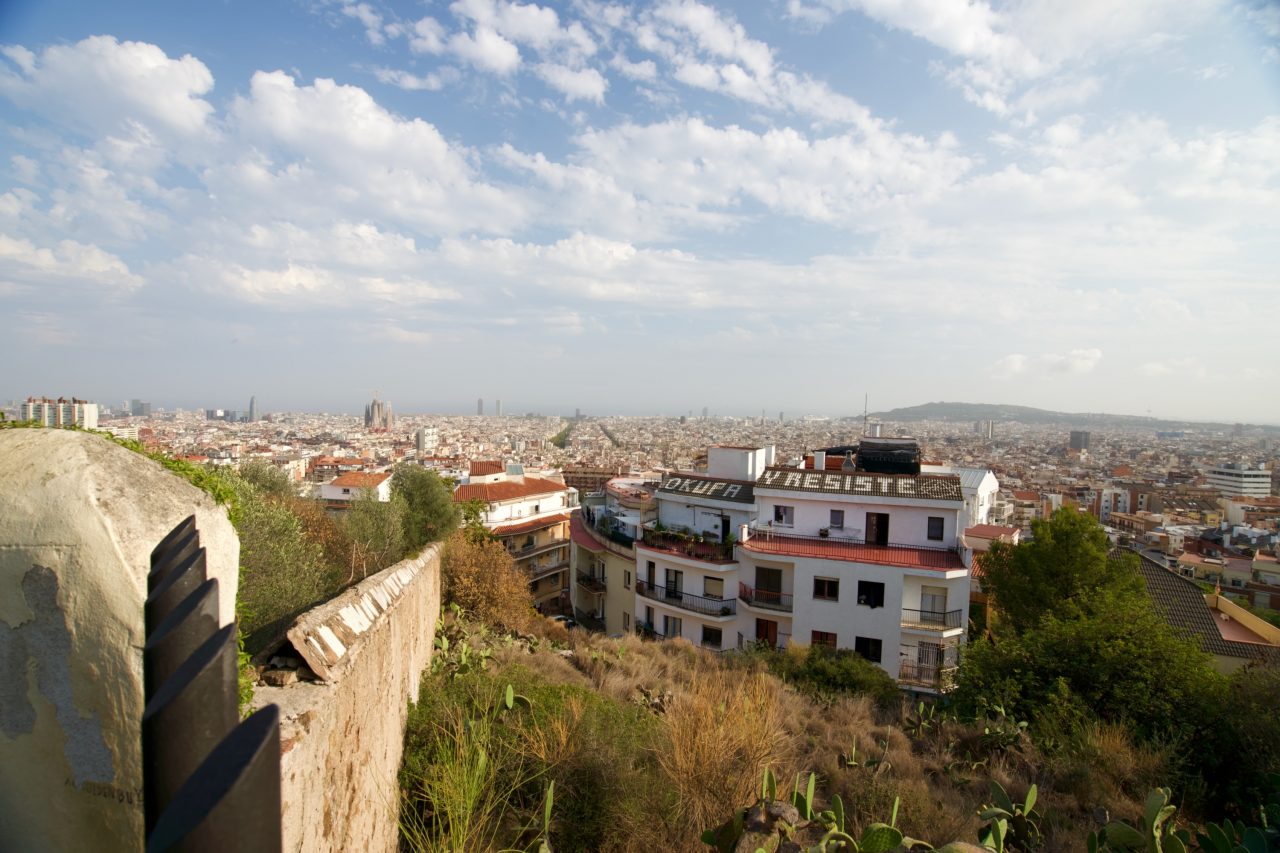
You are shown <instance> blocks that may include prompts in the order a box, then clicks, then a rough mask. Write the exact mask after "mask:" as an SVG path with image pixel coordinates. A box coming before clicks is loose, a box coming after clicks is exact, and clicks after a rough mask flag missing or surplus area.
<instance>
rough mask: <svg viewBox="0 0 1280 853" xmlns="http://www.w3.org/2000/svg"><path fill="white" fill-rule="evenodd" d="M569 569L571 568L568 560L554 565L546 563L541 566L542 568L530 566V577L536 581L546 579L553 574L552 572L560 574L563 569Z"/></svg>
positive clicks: (558, 561) (557, 561)
mask: <svg viewBox="0 0 1280 853" xmlns="http://www.w3.org/2000/svg"><path fill="white" fill-rule="evenodd" d="M568 567H569V561H568V560H556V561H555V562H554V563H546V564H544V565H541V566H530V567H529V577H530V578H534V579H536V578H541V577H546V576H547V575H549V574H551V573H552V572H558V571H560V570H562V569H566V568H568Z"/></svg>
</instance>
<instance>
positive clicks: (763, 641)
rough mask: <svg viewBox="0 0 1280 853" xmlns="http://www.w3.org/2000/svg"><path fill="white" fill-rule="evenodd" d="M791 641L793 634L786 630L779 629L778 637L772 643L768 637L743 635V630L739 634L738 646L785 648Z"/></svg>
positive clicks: (741, 647) (746, 647)
mask: <svg viewBox="0 0 1280 853" xmlns="http://www.w3.org/2000/svg"><path fill="white" fill-rule="evenodd" d="M789 642H791V635H790V634H788V633H786V632H784V631H779V632H778V635H777V638H776V639H775V640H774V641H773V642H772V643H771V642H769V640H768V639H767V638H766V637H755V638H751V637H744V636H742V634H741V632H739V634H738V648H740V649H749V648H753V647H760V646H763V647H764V648H769V649H785V648H786V647H787V643H789Z"/></svg>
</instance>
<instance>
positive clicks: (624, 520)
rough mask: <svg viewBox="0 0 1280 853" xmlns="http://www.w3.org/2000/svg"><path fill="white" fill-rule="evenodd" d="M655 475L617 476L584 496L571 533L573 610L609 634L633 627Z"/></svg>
mask: <svg viewBox="0 0 1280 853" xmlns="http://www.w3.org/2000/svg"><path fill="white" fill-rule="evenodd" d="M657 486H658V479H657V478H656V476H645V475H626V476H620V477H613V478H612V479H610V480H608V481H606V482H605V483H604V487H603V489H601V491H599V492H593V493H592V494H590V495H588V496H587V497H586V498H584V499H583V502H582V503H583V506H582V511H581V512H579V513H576V514H575V515H574V518H573V521H572V526H571V533H572V538H573V549H572V560H573V566H572V568H573V572H574V578H575V583H574V586H573V602H574V615H575V616H576V617H577V618H578V621H580V622H582V623H583V624H584V625H586V626H588V627H592V628H595V629H597V630H603V631H606V632H608V633H610V634H620V633H627V632H630V631H631V630H632V628H633V625H632V619H633V614H634V610H635V580H634V578H635V569H636V548H635V545H636V540H637V539H638V538H639V537H640V535H641V533H642V531H643V530H644V527H645V525H646V524H648V523H649V522H652V521H653V520H654V519H656V518H657V513H658V502H657V499H656V497H655V496H654V492H655V490H656V489H657Z"/></svg>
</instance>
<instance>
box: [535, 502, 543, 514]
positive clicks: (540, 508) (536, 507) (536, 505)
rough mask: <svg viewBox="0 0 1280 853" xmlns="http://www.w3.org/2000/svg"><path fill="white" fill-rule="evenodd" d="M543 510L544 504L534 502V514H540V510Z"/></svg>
mask: <svg viewBox="0 0 1280 853" xmlns="http://www.w3.org/2000/svg"><path fill="white" fill-rule="evenodd" d="M541 511H542V504H534V505H533V514H534V515H537V514H538V513H539V512H541Z"/></svg>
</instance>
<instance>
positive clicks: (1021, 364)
mask: <svg viewBox="0 0 1280 853" xmlns="http://www.w3.org/2000/svg"><path fill="white" fill-rule="evenodd" d="M1026 370H1027V357H1026V356H1025V355H1023V354H1022V353H1018V352H1015V353H1010V354H1009V355H1006V356H1005V357H1004V358H1001V359H998V360H997V361H996V363H995V364H993V365H992V366H991V375H992V376H994V377H995V378H997V379H1009V378H1011V377H1014V376H1018V375H1019V374H1022V373H1025V372H1026Z"/></svg>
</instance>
